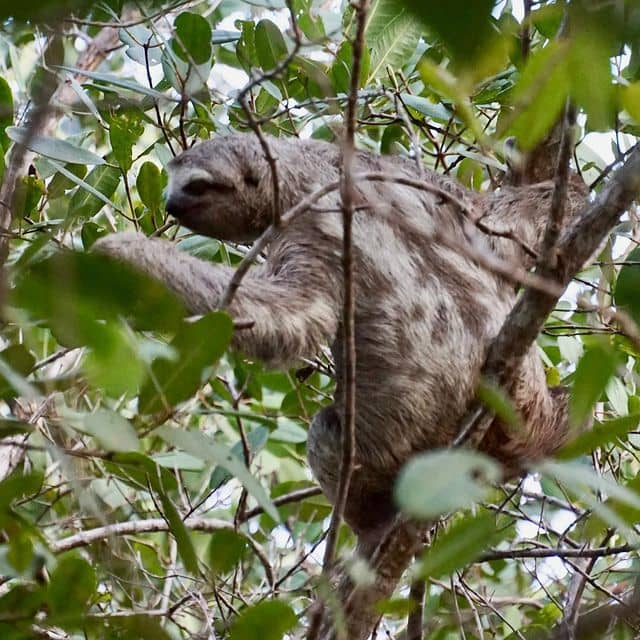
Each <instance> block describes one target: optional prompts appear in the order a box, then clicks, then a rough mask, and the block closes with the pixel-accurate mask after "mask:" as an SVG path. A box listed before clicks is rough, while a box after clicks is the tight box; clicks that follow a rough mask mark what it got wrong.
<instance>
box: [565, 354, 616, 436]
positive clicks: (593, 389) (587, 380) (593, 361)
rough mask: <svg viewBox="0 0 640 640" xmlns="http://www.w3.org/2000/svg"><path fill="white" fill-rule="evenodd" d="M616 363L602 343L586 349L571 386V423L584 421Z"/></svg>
mask: <svg viewBox="0 0 640 640" xmlns="http://www.w3.org/2000/svg"><path fill="white" fill-rule="evenodd" d="M616 365H617V357H616V355H615V353H614V352H613V351H612V350H611V349H608V348H606V347H605V346H604V345H601V344H596V345H592V346H591V347H589V348H587V349H586V351H585V354H584V355H583V356H582V358H581V359H580V362H578V367H577V368H576V373H575V375H574V378H573V386H572V387H571V398H570V400H569V419H570V421H571V424H573V425H575V426H580V425H582V424H584V423H585V422H586V420H587V419H588V417H589V416H590V415H591V410H592V409H593V405H594V404H595V403H596V402H597V401H598V400H599V399H600V396H601V395H602V392H603V391H604V389H605V387H606V385H607V382H608V381H609V378H611V376H612V375H613V374H614V372H615V369H616Z"/></svg>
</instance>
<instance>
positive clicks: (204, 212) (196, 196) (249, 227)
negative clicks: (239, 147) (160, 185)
mask: <svg viewBox="0 0 640 640" xmlns="http://www.w3.org/2000/svg"><path fill="white" fill-rule="evenodd" d="M236 142H237V140H236V136H231V137H229V138H218V139H216V140H211V141H208V142H203V143H201V144H199V145H196V146H195V147H193V148H192V149H189V150H188V151H185V152H184V153H182V154H180V155H179V156H177V157H176V158H174V159H173V160H172V161H171V162H170V163H169V165H168V173H169V185H168V189H167V205H166V206H167V212H168V213H169V214H171V215H172V216H174V217H175V218H177V220H178V221H179V222H180V223H181V224H183V225H185V226H186V227H188V228H189V229H192V230H193V231H196V232H197V233H201V234H203V235H207V236H211V237H213V238H218V239H220V240H230V241H232V242H248V241H252V240H255V239H256V238H257V237H258V236H259V235H260V234H261V233H262V231H264V229H265V228H266V227H267V226H268V223H269V220H268V216H266V215H265V212H264V209H265V206H264V199H263V197H262V191H263V185H261V180H260V179H259V178H258V177H256V175H255V173H254V172H252V171H251V170H249V168H248V167H246V166H241V163H240V160H239V158H241V157H242V156H241V155H240V154H238V153H234V147H235V143H236ZM245 145H246V142H245ZM245 157H246V153H245Z"/></svg>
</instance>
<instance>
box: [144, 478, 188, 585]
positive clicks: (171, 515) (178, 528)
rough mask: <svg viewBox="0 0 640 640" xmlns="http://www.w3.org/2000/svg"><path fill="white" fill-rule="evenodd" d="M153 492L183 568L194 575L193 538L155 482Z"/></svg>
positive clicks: (164, 493)
mask: <svg viewBox="0 0 640 640" xmlns="http://www.w3.org/2000/svg"><path fill="white" fill-rule="evenodd" d="M154 490H155V492H156V493H157V494H158V496H159V497H160V502H161V504H162V515H163V516H164V517H165V519H166V520H167V522H168V523H169V528H170V530H171V533H172V535H173V537H174V538H175V541H176V545H177V547H178V553H179V554H180V558H181V559H182V562H183V563H184V566H185V569H186V570H187V571H188V572H189V573H192V574H194V575H197V574H198V573H199V568H198V556H197V555H196V550H195V547H194V546H193V540H192V539H191V534H190V533H189V530H188V529H187V527H186V526H185V524H184V522H183V520H182V517H181V516H180V514H179V513H178V510H177V509H176V507H175V505H174V504H173V502H172V501H171V498H169V496H168V495H167V494H166V492H165V491H163V490H162V488H161V487H159V486H158V484H157V483H156V484H155V486H154Z"/></svg>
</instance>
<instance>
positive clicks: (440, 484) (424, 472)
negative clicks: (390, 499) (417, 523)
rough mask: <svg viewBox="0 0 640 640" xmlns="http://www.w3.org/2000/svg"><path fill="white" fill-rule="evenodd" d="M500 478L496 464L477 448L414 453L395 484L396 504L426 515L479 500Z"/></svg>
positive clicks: (448, 510)
mask: <svg viewBox="0 0 640 640" xmlns="http://www.w3.org/2000/svg"><path fill="white" fill-rule="evenodd" d="M499 478H500V470H499V467H498V465H496V463H495V462H493V461H492V460H491V459H490V458H489V457H487V456H485V455H484V454H481V453H478V452H476V451H467V450H463V449H441V450H435V451H429V452H428V453H423V454H420V455H418V456H415V457H414V458H413V459H411V460H410V461H409V462H408V463H407V464H406V465H405V466H404V468H403V469H402V471H401V472H400V475H399V477H398V480H397V483H396V487H395V498H396V502H397V504H398V506H399V507H400V508H401V509H402V511H404V512H405V513H406V514H407V515H409V516H412V517H415V518H421V519H429V518H435V517H438V516H440V515H442V514H445V513H448V512H450V511H455V510H457V509H462V508H465V507H469V506H471V505H473V504H474V503H475V502H477V501H479V500H482V498H484V496H485V495H486V493H487V491H488V489H489V485H490V483H492V482H496V481H497V480H498V479H499Z"/></svg>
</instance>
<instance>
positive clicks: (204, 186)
mask: <svg viewBox="0 0 640 640" xmlns="http://www.w3.org/2000/svg"><path fill="white" fill-rule="evenodd" d="M182 190H183V191H184V192H185V193H186V194H188V195H190V196H202V195H204V194H205V193H207V192H208V191H218V192H224V191H233V186H231V185H228V184H222V183H221V182H214V181H213V180H206V179H204V178H196V179H195V180H192V181H191V182H188V183H187V184H185V185H184V187H182Z"/></svg>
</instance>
